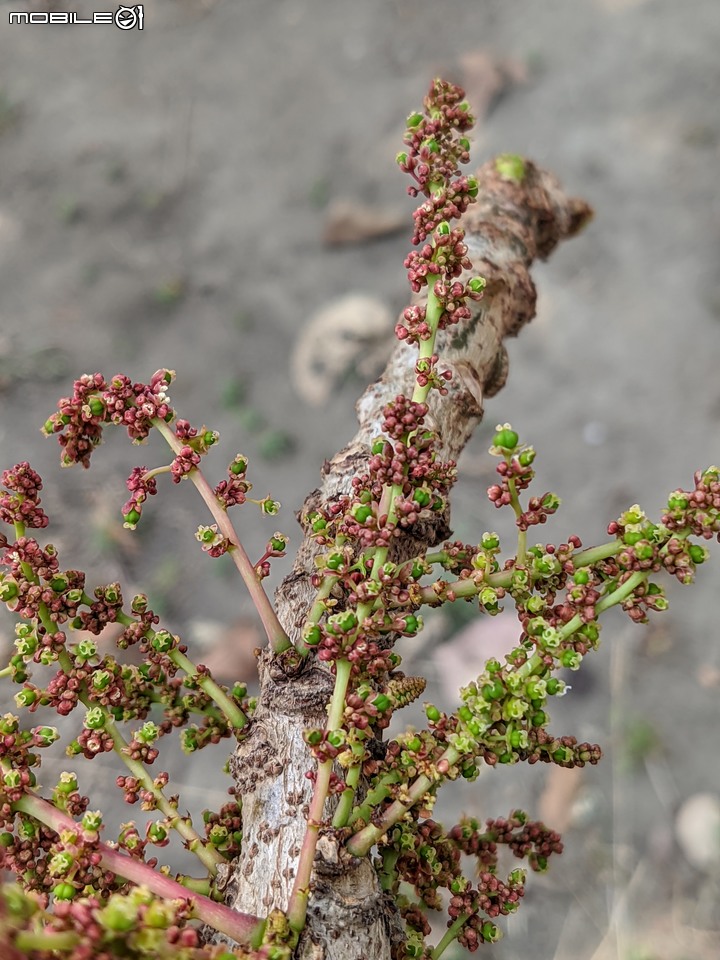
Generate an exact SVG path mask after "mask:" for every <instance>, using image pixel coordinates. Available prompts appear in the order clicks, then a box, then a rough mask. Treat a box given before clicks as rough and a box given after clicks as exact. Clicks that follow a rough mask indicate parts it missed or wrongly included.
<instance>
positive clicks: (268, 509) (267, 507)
mask: <svg viewBox="0 0 720 960" xmlns="http://www.w3.org/2000/svg"><path fill="white" fill-rule="evenodd" d="M280 506H281V504H280V503H279V501H277V500H273V499H272V498H271V497H265V499H264V500H261V501H260V509H261V510H262V512H263V513H264V514H265V516H267V517H274V516H275V515H276V514H277V513H278V512H279V510H280Z"/></svg>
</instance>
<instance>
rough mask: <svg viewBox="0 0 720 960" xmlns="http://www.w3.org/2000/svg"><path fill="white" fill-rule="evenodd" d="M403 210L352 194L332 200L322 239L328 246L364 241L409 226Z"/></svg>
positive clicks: (375, 238)
mask: <svg viewBox="0 0 720 960" xmlns="http://www.w3.org/2000/svg"><path fill="white" fill-rule="evenodd" d="M407 219H408V218H407V214H406V213H405V212H404V211H403V210H398V209H391V208H388V207H378V206H373V205H371V204H367V203H361V202H360V201H359V200H352V199H351V198H349V197H339V198H338V199H337V200H333V201H332V203H331V204H330V205H329V207H328V209H327V214H326V216H325V226H324V230H323V242H324V243H325V244H326V245H327V246H329V247H337V246H341V245H343V244H350V243H365V242H366V241H368V240H377V239H378V237H387V236H389V235H390V234H393V233H397V232H398V231H399V230H403V229H405V228H406V227H407Z"/></svg>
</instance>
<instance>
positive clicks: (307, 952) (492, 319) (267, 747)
mask: <svg viewBox="0 0 720 960" xmlns="http://www.w3.org/2000/svg"><path fill="white" fill-rule="evenodd" d="M477 177H478V182H479V185H480V195H479V197H478V202H477V203H475V204H474V205H473V206H472V207H471V208H470V210H469V211H468V213H467V214H466V216H465V218H464V226H465V230H466V240H467V244H468V247H469V255H470V257H471V259H472V262H473V273H474V274H479V275H481V276H483V277H485V279H486V280H487V287H486V292H485V296H484V298H483V300H482V301H480V302H479V303H476V304H474V305H473V307H472V316H471V317H470V318H469V319H468V320H467V321H465V322H464V323H462V324H461V325H459V326H454V327H451V328H450V329H448V330H447V331H445V332H443V333H441V335H440V338H439V342H438V350H437V352H438V353H439V355H440V358H441V361H440V367H441V369H442V368H449V369H451V370H452V373H453V378H452V380H451V381H450V383H449V391H450V393H449V396H447V397H445V398H435V397H434V395H433V399H432V400H431V410H430V416H429V418H428V420H429V421H432V422H431V424H430V425H431V426H432V428H433V429H435V430H436V431H437V433H438V434H439V436H440V438H441V449H440V454H441V456H442V457H443V458H444V459H456V458H457V457H458V455H459V454H460V452H461V450H462V448H463V446H464V445H465V443H466V442H467V440H468V438H469V437H470V435H471V433H472V431H473V429H474V428H475V426H476V425H477V424H478V423H479V422H480V420H481V418H482V415H483V400H484V398H485V397H490V396H493V395H494V394H495V393H497V391H498V390H500V389H501V387H502V386H503V385H504V383H505V380H506V377H507V373H508V359H507V353H506V351H505V347H504V344H503V341H504V339H505V338H506V337H510V336H516V335H517V334H518V333H519V331H520V330H521V329H522V327H523V326H524V325H525V324H526V323H527V322H528V321H529V320H531V319H532V317H533V316H534V314H535V287H534V285H533V282H532V279H531V278H530V273H529V269H530V266H531V264H532V262H533V261H534V260H535V259H536V258H541V259H544V258H546V257H547V256H548V255H549V254H550V253H551V252H552V250H553V249H554V248H555V247H556V245H557V244H558V243H559V242H560V241H561V240H563V239H565V238H568V237H571V236H573V234H575V233H576V232H577V231H578V230H579V229H580V228H581V227H582V226H583V225H584V224H585V223H586V221H587V220H588V218H589V217H590V215H591V211H590V208H589V207H588V206H587V205H586V204H585V203H583V202H582V201H580V200H576V199H571V198H568V197H567V196H565V194H564V193H563V192H562V190H561V189H560V187H559V185H558V183H557V181H556V180H555V178H554V177H553V176H552V175H550V174H549V173H547V172H544V171H542V170H539V169H537V168H536V167H535V166H533V165H532V164H531V163H526V165H525V175H524V177H523V179H522V182H520V183H518V182H516V181H514V180H509V179H506V178H504V177H503V176H502V175H501V174H500V173H499V172H498V169H497V167H496V164H495V163H494V162H490V163H488V164H486V165H485V166H484V167H482V168H481V169H480V171H479V172H478V174H477ZM416 356H417V352H416V349H415V348H412V347H408V346H406V345H405V344H402V343H398V345H397V347H396V348H395V350H394V352H393V354H392V356H391V358H390V360H389V362H388V364H387V367H386V369H385V371H384V373H383V375H382V376H381V377H380V379H379V380H378V381H377V382H376V383H374V384H373V385H372V386H370V387H369V388H368V389H367V390H366V392H365V393H364V394H363V396H362V397H361V398H360V400H359V401H358V404H357V411H358V419H359V429H358V432H357V434H356V435H355V437H354V438H353V439H352V441H351V442H350V444H349V445H348V446H347V447H345V448H344V449H343V450H341V451H340V452H339V453H338V454H336V455H335V457H333V459H332V460H331V461H329V462H326V463H325V465H324V466H323V469H322V477H323V480H322V486H321V488H320V489H319V490H315V491H313V492H312V493H311V494H310V495H309V496H308V498H307V500H306V502H305V507H304V511H307V510H309V509H313V508H317V506H318V505H320V504H323V503H326V502H328V501H332V500H334V499H335V498H337V497H338V496H339V495H340V494H343V493H346V492H348V491H349V489H350V481H351V478H352V477H353V476H354V475H355V474H356V473H358V472H364V468H365V462H366V459H367V458H368V448H369V441H371V440H372V439H373V438H374V437H375V436H376V435H377V434H378V433H379V432H380V430H379V424H380V420H381V415H382V409H383V407H384V405H385V404H386V403H387V402H388V401H389V400H390V399H392V398H393V397H395V396H396V395H398V394H400V393H404V394H407V395H410V394H411V393H412V388H413V371H414V365H415V361H416ZM448 522H449V516H447V515H446V516H443V517H439V518H437V519H436V520H435V521H433V523H432V524H427V525H426V526H425V527H424V528H423V530H422V531H420V534H419V535H418V534H417V532H416V534H415V537H414V538H413V540H412V541H410V542H408V541H407V540H406V541H405V542H403V539H402V538H401V539H400V543H399V544H398V545H397V547H396V549H397V550H398V552H399V554H400V555H402V554H403V553H404V554H406V555H407V556H411V555H416V554H417V553H418V552H420V551H422V550H424V549H427V548H429V547H432V546H435V545H436V544H437V543H439V542H441V541H442V540H443V539H445V538H446V537H447V536H448V534H449V528H448ZM315 551H316V547H315V545H314V542H313V541H312V540H310V539H308V538H306V539H305V541H304V542H303V544H302V545H301V547H300V549H299V551H298V554H297V557H296V560H295V564H294V567H293V570H292V573H291V574H290V575H289V576H288V577H286V579H285V581H284V582H283V583H282V585H281V586H280V587H279V589H278V591H277V597H276V599H277V610H278V615H279V617H280V620H281V622H282V624H283V626H284V627H285V629H286V630H287V632H288V634H289V636H290V638H291V639H292V640H294V641H295V640H298V639H299V637H300V631H301V630H302V627H303V624H304V622H305V620H306V618H307V615H308V612H309V609H310V606H311V604H312V602H313V598H314V591H313V588H312V585H311V583H310V576H311V574H312V572H313V556H314V553H315ZM259 668H260V678H261V697H260V703H259V706H258V709H257V713H256V719H255V721H254V723H253V726H252V729H251V732H250V734H249V736H248V737H247V739H246V740H244V741H243V742H242V743H241V744H239V746H238V748H237V750H236V753H235V756H234V758H233V761H232V772H233V775H234V777H235V781H236V784H237V787H238V790H239V793H240V794H241V795H242V799H243V832H244V841H243V851H242V854H241V855H240V857H239V858H238V859H237V861H236V862H235V863H234V864H233V866H232V868H231V870H230V871H229V875H228V878H227V885H226V888H225V893H226V901H227V903H228V904H230V905H231V906H233V907H235V908H236V909H238V910H242V911H245V912H248V913H252V914H256V915H260V916H265V915H267V913H268V912H269V911H270V910H271V909H272V908H273V907H277V908H280V909H285V908H286V906H287V902H288V897H289V894H290V890H291V888H292V883H293V877H294V873H295V867H296V864H297V858H298V855H299V852H300V847H301V843H302V839H303V836H304V833H305V819H306V815H307V810H308V803H309V800H310V796H311V793H312V784H311V782H310V781H309V780H308V779H307V778H306V776H305V774H306V772H307V771H308V770H310V769H311V768H312V766H313V760H312V758H311V756H310V754H309V752H308V750H307V747H306V746H305V743H304V741H303V737H302V733H303V730H304V729H305V728H307V727H317V726H322V725H324V722H325V719H326V712H325V706H326V704H327V702H328V700H329V698H330V695H331V693H332V687H333V678H332V676H331V675H330V673H329V672H328V671H327V670H326V669H324V668H323V666H322V665H320V664H318V663H317V662H316V661H314V660H309V661H306V662H303V665H302V667H301V668H300V669H299V670H298V669H297V667H296V666H293V664H292V663H291V662H290V661H289V660H288V658H287V657H284V656H282V655H281V656H279V657H277V656H273V655H272V654H271V653H270V652H269V651H266V652H265V653H263V654H262V656H261V657H260V662H259ZM401 936H402V932H401V928H400V925H399V922H398V919H397V917H396V915H395V913H394V909H393V905H392V903H390V902H388V901H387V900H386V898H384V896H383V894H382V892H381V890H380V887H379V884H378V881H377V878H376V875H375V871H374V868H373V867H372V863H371V861H370V860H369V859H365V860H355V859H353V858H352V857H349V856H347V855H346V854H345V852H344V851H343V850H342V849H338V847H337V845H336V843H335V842H334V841H333V840H332V839H331V838H330V837H321V839H320V842H319V844H318V852H317V856H316V860H315V871H314V876H313V892H312V895H311V898H310V904H309V910H308V922H307V927H306V930H305V933H304V934H303V937H302V940H301V943H300V946H299V948H298V956H299V957H302V958H304V960H309V958H313V960H356V958H357V960H361V958H362V960H389V958H390V955H391V947H392V942H393V941H394V940H395V939H396V938H398V937H401Z"/></svg>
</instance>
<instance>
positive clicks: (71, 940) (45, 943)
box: [12, 930, 82, 956]
mask: <svg viewBox="0 0 720 960" xmlns="http://www.w3.org/2000/svg"><path fill="white" fill-rule="evenodd" d="M81 939H82V937H81V935H80V934H79V933H74V932H73V931H72V930H62V931H60V930H33V931H30V930H21V931H20V932H19V933H17V934H16V936H15V939H14V940H13V941H12V944H13V946H14V947H15V948H16V949H17V950H20V951H21V952H22V953H24V954H26V955H28V956H31V955H32V954H33V953H34V952H35V951H41V952H42V953H43V954H47V953H51V952H52V951H54V950H57V951H58V952H60V953H67V952H68V951H69V950H74V949H75V947H77V946H78V944H79V943H80V940H81Z"/></svg>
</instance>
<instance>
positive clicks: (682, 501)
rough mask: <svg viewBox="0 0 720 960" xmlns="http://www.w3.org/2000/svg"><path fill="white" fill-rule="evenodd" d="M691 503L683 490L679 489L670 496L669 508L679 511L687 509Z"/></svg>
mask: <svg viewBox="0 0 720 960" xmlns="http://www.w3.org/2000/svg"><path fill="white" fill-rule="evenodd" d="M689 503H690V501H689V500H688V498H687V497H686V496H685V494H684V493H683V492H682V490H678V492H677V493H672V494H670V496H669V497H668V509H669V510H672V511H673V512H675V511H679V510H686V509H687V507H688V505H689Z"/></svg>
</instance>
